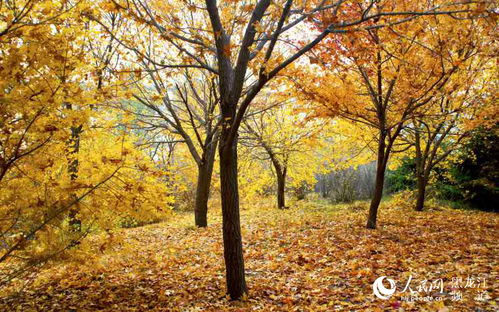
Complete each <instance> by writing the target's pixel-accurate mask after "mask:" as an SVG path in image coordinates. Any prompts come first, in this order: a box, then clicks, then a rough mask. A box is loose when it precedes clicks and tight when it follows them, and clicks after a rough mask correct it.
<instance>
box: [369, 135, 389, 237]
mask: <svg viewBox="0 0 499 312" xmlns="http://www.w3.org/2000/svg"><path fill="white" fill-rule="evenodd" d="M388 155H389V153H388V152H387V151H386V143H385V136H384V135H380V140H379V142H378V160H377V163H376V180H375V182H374V183H375V184H374V194H373V198H372V199H371V205H370V207H369V216H368V218H367V225H366V227H367V228H368V229H375V228H376V218H377V216H378V208H379V204H380V203H381V198H382V197H383V185H384V181H385V170H386V164H387V160H388Z"/></svg>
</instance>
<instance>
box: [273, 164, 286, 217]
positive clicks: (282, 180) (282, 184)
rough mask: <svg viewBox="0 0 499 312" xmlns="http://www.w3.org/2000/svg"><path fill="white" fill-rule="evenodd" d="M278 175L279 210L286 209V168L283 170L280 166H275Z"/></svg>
mask: <svg viewBox="0 0 499 312" xmlns="http://www.w3.org/2000/svg"><path fill="white" fill-rule="evenodd" d="M274 166H275V169H276V175H277V208H279V209H285V208H286V193H285V190H286V168H284V169H282V168H281V167H280V166H279V165H275V164H274Z"/></svg>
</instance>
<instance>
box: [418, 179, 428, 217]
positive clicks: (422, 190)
mask: <svg viewBox="0 0 499 312" xmlns="http://www.w3.org/2000/svg"><path fill="white" fill-rule="evenodd" d="M426 184H427V183H426V180H425V178H424V176H418V194H417V200H416V208H415V209H416V211H423V208H424V201H425V195H426Z"/></svg>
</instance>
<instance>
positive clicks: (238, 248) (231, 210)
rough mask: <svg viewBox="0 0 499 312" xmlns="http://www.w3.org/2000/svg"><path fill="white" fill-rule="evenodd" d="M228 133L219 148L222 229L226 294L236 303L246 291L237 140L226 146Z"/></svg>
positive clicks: (222, 137) (224, 135) (226, 131)
mask: <svg viewBox="0 0 499 312" xmlns="http://www.w3.org/2000/svg"><path fill="white" fill-rule="evenodd" d="M229 132H230V128H227V127H224V128H223V130H222V135H221V139H220V147H219V155H220V182H221V192H222V193H221V198H222V224H223V225H222V227H223V241H224V259H225V271H226V275H225V276H226V281H227V291H228V293H229V295H230V298H231V299H232V300H238V299H241V298H242V296H243V295H244V294H245V293H246V292H247V288H246V280H245V277H244V259H243V246H242V238H241V221H240V216H239V191H238V182H237V139H235V140H234V141H233V142H229V144H227V143H226V142H227V136H228V134H229Z"/></svg>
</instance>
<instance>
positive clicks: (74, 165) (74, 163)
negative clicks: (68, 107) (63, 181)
mask: <svg viewBox="0 0 499 312" xmlns="http://www.w3.org/2000/svg"><path fill="white" fill-rule="evenodd" d="M82 128H83V126H82V125H79V126H78V127H74V126H73V127H71V138H70V139H69V142H68V148H69V161H68V173H69V176H70V178H71V180H72V181H75V180H76V179H77V178H78V166H79V161H78V153H79V151H80V138H81V133H82V132H83V130H82ZM70 197H71V200H74V199H75V198H77V195H76V194H75V193H72V194H71V195H70ZM79 212H80V207H79V205H78V204H75V205H73V206H72V207H71V208H70V209H69V213H68V218H69V225H70V227H71V229H72V231H75V232H80V231H81V220H80V219H78V217H77V215H78V213H79Z"/></svg>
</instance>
